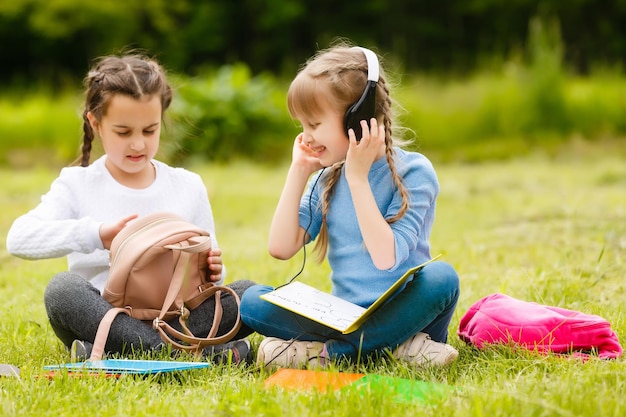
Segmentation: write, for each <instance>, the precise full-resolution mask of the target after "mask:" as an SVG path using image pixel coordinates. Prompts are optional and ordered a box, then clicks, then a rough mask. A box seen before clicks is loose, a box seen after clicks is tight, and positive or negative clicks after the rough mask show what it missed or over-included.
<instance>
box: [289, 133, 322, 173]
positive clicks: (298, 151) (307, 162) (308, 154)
mask: <svg viewBox="0 0 626 417" xmlns="http://www.w3.org/2000/svg"><path fill="white" fill-rule="evenodd" d="M292 165H296V166H299V167H301V168H304V169H305V170H306V172H307V173H308V174H312V173H314V172H315V171H317V170H320V169H322V168H323V167H322V164H321V163H320V160H319V158H318V157H317V155H316V153H315V152H313V150H312V149H311V148H309V147H308V146H307V145H306V143H304V133H300V134H299V135H298V136H296V140H295V141H294V144H293V151H292Z"/></svg>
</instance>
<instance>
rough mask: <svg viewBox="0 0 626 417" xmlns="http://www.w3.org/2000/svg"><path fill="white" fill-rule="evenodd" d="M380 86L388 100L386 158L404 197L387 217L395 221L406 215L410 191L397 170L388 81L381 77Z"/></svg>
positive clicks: (385, 111) (385, 109) (384, 104)
mask: <svg viewBox="0 0 626 417" xmlns="http://www.w3.org/2000/svg"><path fill="white" fill-rule="evenodd" d="M378 84H379V86H380V87H382V89H383V91H384V92H385V97H386V98H387V99H386V100H381V105H382V107H383V108H382V114H383V119H384V124H385V158H386V159H387V164H388V165H389V169H390V170H391V177H392V178H393V183H394V184H395V185H396V187H397V188H398V191H399V192H400V196H401V197H402V205H401V206H400V210H399V211H398V212H397V213H396V214H395V215H394V216H393V217H391V218H389V219H387V223H393V222H395V221H398V220H399V219H401V218H402V216H404V214H405V213H406V212H407V211H408V209H409V192H408V191H407V189H406V187H405V186H404V183H403V182H402V178H401V177H400V176H399V175H398V171H397V170H396V163H395V159H394V156H395V152H394V149H393V139H392V138H393V134H392V130H391V120H392V117H391V100H390V94H389V88H388V87H387V83H385V80H383V79H380V80H379V82H378Z"/></svg>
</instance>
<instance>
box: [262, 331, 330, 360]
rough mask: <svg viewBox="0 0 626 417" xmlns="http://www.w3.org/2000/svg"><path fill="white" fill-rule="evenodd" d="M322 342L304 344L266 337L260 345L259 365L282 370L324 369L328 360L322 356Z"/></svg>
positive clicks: (302, 342)
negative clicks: (307, 367)
mask: <svg viewBox="0 0 626 417" xmlns="http://www.w3.org/2000/svg"><path fill="white" fill-rule="evenodd" d="M323 349H324V343H322V342H304V341H299V340H283V339H279V338H277V337H266V338H265V339H263V341H261V344H260V345H259V351H258V353H257V365H259V366H266V367H280V368H302V367H305V366H307V365H309V366H318V367H324V366H325V365H326V363H327V362H328V360H329V359H328V358H324V357H322V356H321V353H322V350H323Z"/></svg>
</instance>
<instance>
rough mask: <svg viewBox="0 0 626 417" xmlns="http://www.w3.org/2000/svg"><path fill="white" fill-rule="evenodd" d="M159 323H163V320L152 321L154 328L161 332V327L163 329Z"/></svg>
mask: <svg viewBox="0 0 626 417" xmlns="http://www.w3.org/2000/svg"><path fill="white" fill-rule="evenodd" d="M159 323H161V320H159V318H158V317H156V318H155V319H154V320H152V328H153V329H154V330H159V327H161V326H159Z"/></svg>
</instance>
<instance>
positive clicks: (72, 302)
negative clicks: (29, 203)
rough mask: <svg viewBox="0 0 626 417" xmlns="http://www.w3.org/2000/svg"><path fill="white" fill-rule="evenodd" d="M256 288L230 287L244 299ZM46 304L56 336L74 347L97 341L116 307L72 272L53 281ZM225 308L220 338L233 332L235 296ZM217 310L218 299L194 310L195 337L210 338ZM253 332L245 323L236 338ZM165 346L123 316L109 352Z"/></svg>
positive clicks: (141, 324) (235, 284)
mask: <svg viewBox="0 0 626 417" xmlns="http://www.w3.org/2000/svg"><path fill="white" fill-rule="evenodd" d="M252 285H254V282H252V281H247V280H241V281H235V282H233V283H230V284H228V287H230V288H232V289H233V290H234V291H235V292H236V293H237V294H238V295H239V297H240V298H241V296H242V295H243V293H244V291H245V290H246V289H248V288H249V287H250V286H252ZM44 303H45V306H46V312H47V313H48V319H49V320H50V325H51V326H52V329H53V330H54V333H55V334H56V335H57V337H58V338H59V339H61V341H62V342H63V343H64V344H65V345H66V346H67V347H70V346H71V344H72V342H73V341H74V340H75V339H78V340H84V341H87V342H93V341H94V339H95V337H96V331H97V330H98V325H99V324H100V320H102V318H103V317H104V315H105V313H106V312H107V311H108V310H109V309H111V308H112V306H111V304H109V303H108V302H107V301H106V300H105V299H104V298H102V297H101V296H100V291H98V290H97V289H96V288H95V287H94V286H93V285H91V284H90V283H89V282H88V281H87V280H85V279H84V278H83V277H81V276H80V275H76V274H73V273H69V272H62V273H59V274H57V275H55V276H54V277H53V278H52V279H51V280H50V283H49V284H48V286H47V288H46V291H45V294H44ZM222 308H223V315H222V321H221V324H220V327H219V330H218V332H217V334H218V335H222V334H225V333H227V332H228V331H229V330H230V329H232V327H233V325H234V323H235V320H236V319H237V310H238V307H237V304H236V302H235V300H234V298H233V296H232V295H230V294H226V295H222ZM214 311H215V299H214V298H213V297H211V298H209V299H208V300H206V301H205V302H204V303H202V304H201V305H200V306H199V307H198V308H196V309H195V310H193V311H191V313H190V315H189V318H188V320H187V326H188V327H189V330H191V331H192V332H193V334H194V335H195V336H198V337H206V336H207V334H208V332H209V330H210V329H211V325H212V323H213V313H214ZM170 324H171V325H172V326H173V327H174V328H176V329H177V330H180V323H178V320H177V319H175V320H172V321H171V322H170ZM250 333H252V330H251V329H250V328H249V327H248V326H246V325H245V324H243V325H242V326H241V329H240V330H239V332H238V333H237V334H236V335H235V337H234V339H241V338H243V337H246V336H247V335H249V334H250ZM162 346H163V341H162V340H161V337H160V336H159V334H158V332H157V331H156V330H154V329H153V328H152V326H151V325H150V324H147V323H145V322H143V321H141V320H137V319H135V318H132V317H130V316H128V315H126V314H120V315H118V316H117V317H116V318H115V320H114V321H113V324H112V326H111V331H110V333H109V337H108V339H107V343H106V346H105V352H107V353H130V352H132V351H138V350H143V351H149V350H155V349H160V348H161V347H162Z"/></svg>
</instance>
